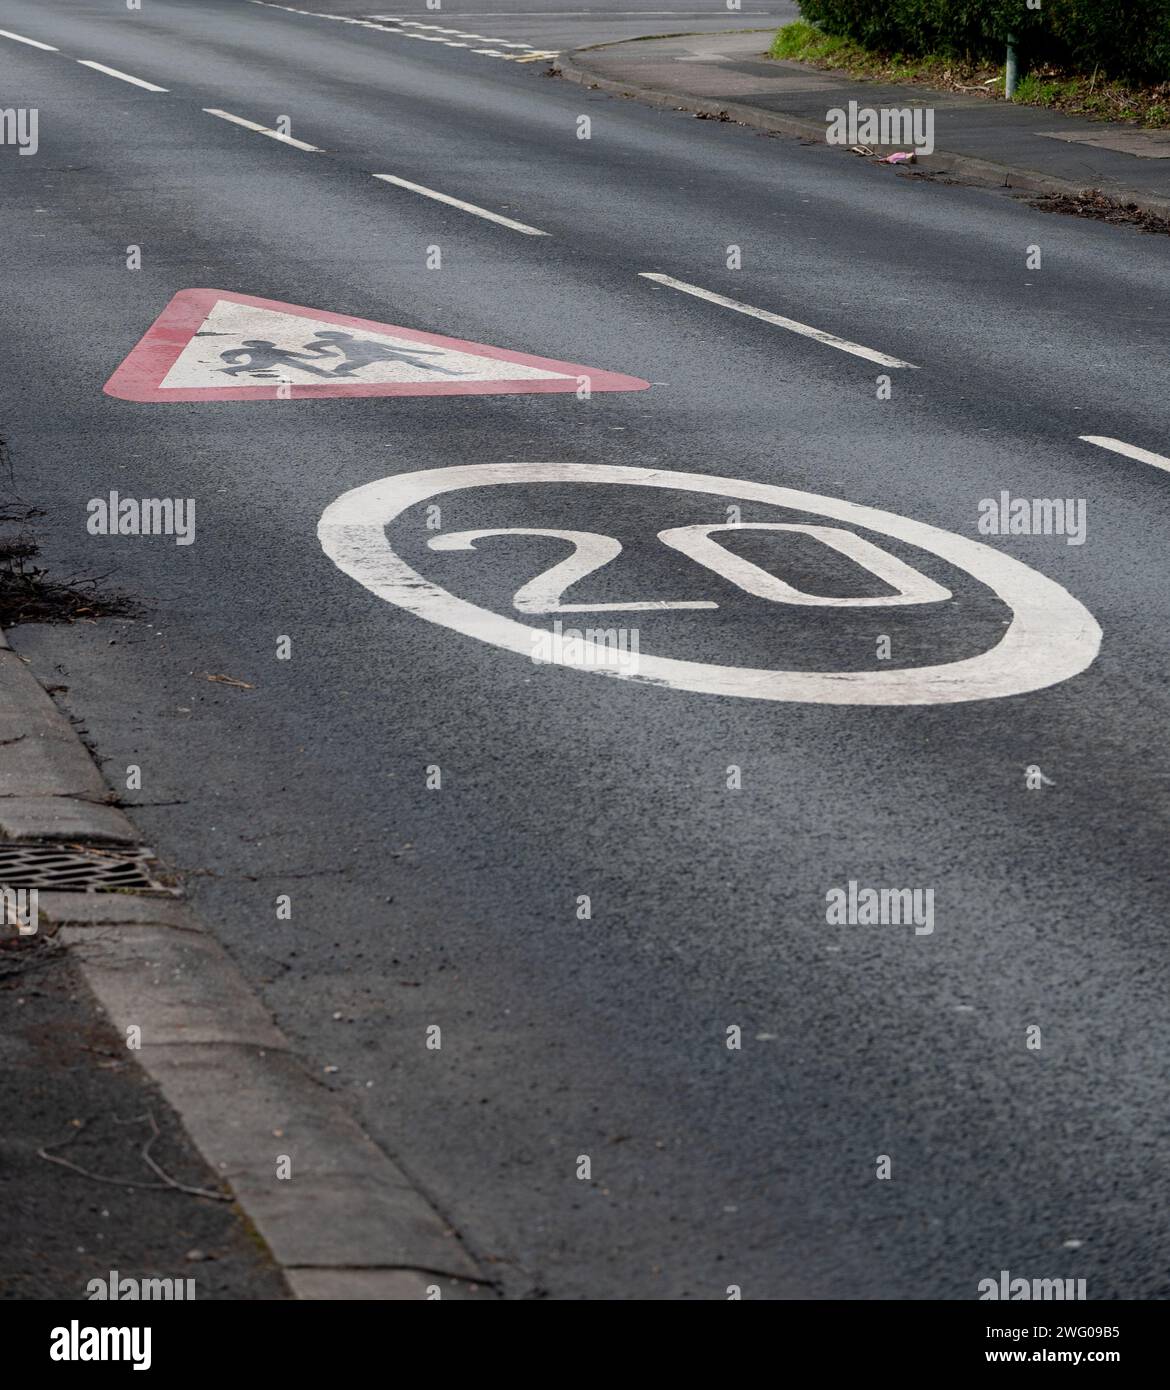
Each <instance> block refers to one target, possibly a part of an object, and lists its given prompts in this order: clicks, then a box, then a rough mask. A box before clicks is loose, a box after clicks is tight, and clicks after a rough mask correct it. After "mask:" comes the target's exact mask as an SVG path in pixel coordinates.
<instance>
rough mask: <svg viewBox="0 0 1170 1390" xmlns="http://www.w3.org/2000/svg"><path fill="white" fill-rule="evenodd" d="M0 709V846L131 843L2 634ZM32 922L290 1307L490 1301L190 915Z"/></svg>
mask: <svg viewBox="0 0 1170 1390" xmlns="http://www.w3.org/2000/svg"><path fill="white" fill-rule="evenodd" d="M0 711H3V713H2V714H0V833H2V834H3V836H4V838H5V839H6V841H7V842H8V843H12V842H20V841H27V840H44V839H49V840H57V841H61V840H69V841H78V842H92V843H96V844H104V845H109V844H111V842H116V843H122V844H126V845H136V844H139V843H140V837H139V835H138V833H137V831H136V830H135V828H134V826H133V824H132V822H131V821H130V820H129V819H128V818H127V817H126V816H125V815H123V813H122V812H121V811H119V810H118V809H117V808H116V807H113V806H111V805H109V804H108V802H107V801H106V798H107V797H108V796H109V792H108V790H107V789H106V787H105V784H104V782H103V780H102V778H101V775H100V773H99V772H98V769H97V768H96V767H95V766H94V765H93V762H92V760H91V758H90V756H89V754H88V752H87V751H86V749H85V747H84V745H83V744H82V743H81V740H80V739H79V738H78V736H77V734H76V732H75V731H74V729H73V728H72V727H71V725H70V724H69V722H68V720H67V719H65V717H64V716H63V715H62V714H61V713H60V711H59V710H58V709H57V707H56V706H55V705H54V704H53V701H52V700H51V699H50V698H49V696H48V695H47V694H46V692H45V691H44V690H43V689H42V688H41V686H40V684H39V683H38V681H37V680H36V678H35V676H34V675H33V674H32V672H31V670H29V668H28V666H27V665H26V664H25V663H24V662H23V661H22V660H21V659H20V657H19V656H18V655H17V654H16V653H15V652H13V651H11V649H10V648H9V647H8V644H7V642H6V641H4V640H3V638H2V637H0ZM30 749H31V750H32V751H31V752H30ZM91 797H92V798H93V799H92V800H90V799H89V798H91ZM38 911H39V930H40V931H41V932H42V933H44V934H46V935H53V936H55V937H56V939H57V941H58V942H59V943H60V944H61V945H62V946H63V947H65V948H66V949H67V950H68V951H69V952H70V953H71V955H72V956H73V958H74V959H75V960H76V962H77V964H78V967H79V969H80V970H81V973H82V975H83V976H84V978H85V980H86V982H87V984H88V986H89V988H90V989H91V990H92V991H93V993H94V995H95V997H96V998H97V1000H98V1002H99V1003H100V1004H101V1006H102V1007H103V1008H104V1009H105V1011H106V1013H107V1014H108V1016H109V1018H110V1022H111V1024H112V1025H113V1027H114V1028H115V1029H116V1030H118V1031H119V1032H120V1033H121V1034H122V1035H123V1036H124V1037H126V1038H127V1040H128V1042H129V1040H130V1039H131V1038H133V1039H134V1041H135V1042H137V1043H138V1047H137V1048H136V1050H135V1051H134V1053H133V1055H134V1057H135V1059H136V1060H137V1061H138V1063H139V1064H140V1065H141V1066H142V1067H143V1068H144V1070H145V1071H146V1072H147V1073H148V1074H149V1075H150V1076H151V1077H152V1078H153V1080H154V1081H155V1082H156V1083H157V1084H158V1086H159V1087H160V1089H161V1090H162V1093H163V1095H164V1096H165V1098H166V1100H167V1102H168V1104H169V1105H171V1106H172V1107H173V1109H174V1110H175V1112H176V1113H177V1115H178V1117H179V1119H180V1121H181V1123H182V1124H183V1127H184V1128H185V1130H186V1131H187V1133H188V1134H189V1136H190V1138H191V1140H192V1141H193V1143H194V1144H195V1147H196V1148H197V1149H198V1150H199V1152H200V1153H201V1154H202V1156H203V1158H204V1159H205V1160H206V1162H207V1163H208V1165H209V1166H210V1167H211V1168H212V1170H213V1171H214V1172H215V1173H216V1174H218V1175H219V1176H220V1178H221V1180H222V1181H223V1182H224V1184H225V1185H226V1186H227V1187H228V1188H229V1189H230V1190H231V1192H232V1193H233V1194H234V1196H235V1198H236V1201H237V1203H238V1205H239V1206H240V1208H241V1209H242V1211H243V1212H244V1214H245V1215H246V1216H247V1218H248V1219H249V1220H250V1221H251V1223H252V1225H253V1226H254V1227H255V1229H256V1230H257V1232H258V1233H259V1235H260V1236H261V1238H262V1239H263V1240H264V1242H265V1243H266V1244H267V1246H268V1248H269V1250H270V1251H271V1253H272V1256H273V1258H274V1259H275V1261H276V1262H277V1264H278V1265H279V1266H280V1267H281V1268H282V1270H283V1273H284V1276H285V1280H286V1283H287V1284H288V1287H289V1289H290V1291H291V1292H292V1294H293V1296H294V1297H295V1298H300V1299H377V1300H395V1301H397V1300H406V1299H424V1300H427V1299H434V1298H444V1299H446V1298H458V1299H467V1298H491V1297H494V1296H495V1292H494V1290H493V1289H492V1287H491V1285H490V1284H488V1283H487V1282H486V1281H485V1280H484V1278H483V1276H482V1274H481V1271H480V1270H479V1269H478V1267H477V1266H476V1263H475V1261H474V1260H473V1259H472V1257H471V1256H470V1255H469V1254H468V1252H467V1251H466V1250H465V1249H464V1247H463V1245H462V1244H461V1242H460V1240H459V1238H458V1236H457V1234H456V1233H455V1232H454V1231H452V1230H451V1229H450V1228H449V1227H448V1225H447V1223H446V1222H445V1221H444V1220H443V1219H442V1217H441V1216H440V1214H439V1213H438V1212H437V1211H435V1209H434V1208H433V1207H432V1206H431V1205H430V1203H429V1202H428V1201H427V1199H426V1197H425V1196H424V1195H423V1194H422V1193H421V1192H420V1191H419V1189H418V1188H417V1187H416V1186H415V1185H414V1183H413V1182H411V1180H410V1179H409V1178H408V1177H407V1176H406V1174H404V1173H403V1172H402V1170H401V1169H400V1168H399V1167H398V1166H397V1165H396V1164H395V1163H394V1162H393V1161H392V1160H391V1159H390V1158H389V1157H388V1156H387V1155H386V1154H385V1153H384V1152H383V1151H382V1150H381V1149H379V1148H378V1147H377V1145H376V1144H375V1143H374V1142H373V1141H372V1140H371V1139H370V1138H369V1136H368V1135H366V1134H365V1133H364V1132H363V1130H362V1129H361V1127H360V1125H359V1124H358V1122H357V1121H356V1119H355V1118H354V1116H353V1115H352V1114H351V1113H350V1112H349V1110H348V1108H347V1107H346V1106H345V1104H344V1103H343V1102H342V1101H341V1099H340V1098H339V1097H337V1096H335V1095H334V1094H333V1093H332V1092H330V1091H329V1090H328V1089H326V1087H325V1086H323V1085H322V1084H321V1083H320V1082H319V1081H318V1080H317V1078H316V1077H315V1076H314V1075H312V1073H311V1072H310V1071H309V1069H308V1068H307V1067H306V1066H305V1065H304V1063H302V1061H301V1060H300V1059H298V1058H297V1057H296V1056H295V1055H294V1052H293V1049H292V1046H291V1044H290V1043H289V1041H288V1039H287V1038H286V1037H285V1035H284V1034H283V1033H282V1032H281V1031H280V1029H279V1028H278V1027H277V1026H276V1024H275V1022H274V1021H273V1019H272V1018H271V1016H270V1014H269V1013H268V1011H267V1009H265V1007H264V1005H263V1004H262V1002H261V1000H260V999H259V997H258V996H257V995H256V994H255V993H254V991H253V990H252V989H251V987H250V985H249V984H248V983H247V981H246V980H245V978H244V976H243V975H242V974H241V973H240V971H239V970H238V969H237V968H236V966H235V965H234V964H233V963H232V961H231V960H230V958H229V957H228V955H227V953H226V952H225V951H224V950H223V948H222V947H221V946H220V944H219V942H218V941H217V940H216V938H215V937H214V936H213V935H212V934H211V933H210V932H209V931H208V930H207V929H206V927H205V925H204V923H203V922H202V921H201V920H200V919H199V917H198V916H197V914H196V913H195V912H193V911H192V909H191V908H190V907H189V906H188V905H187V904H185V903H183V902H180V901H177V900H176V899H174V898H173V897H172V898H163V897H148V896H145V895H139V894H132V893H126V892H105V893H97V892H93V893H79V892H60V891H55V890H47V889H46V890H43V891H40V892H39V893H38ZM13 930H15V928H13ZM131 1029H133V1030H136V1031H135V1032H134V1033H131V1032H130V1031H129V1030H131ZM282 1174H286V1175H287V1176H282Z"/></svg>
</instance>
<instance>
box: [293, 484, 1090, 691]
mask: <svg viewBox="0 0 1170 1390" xmlns="http://www.w3.org/2000/svg"><path fill="white" fill-rule="evenodd" d="M541 483H549V484H557V485H559V484H566V483H573V484H593V485H595V486H596V485H599V484H601V485H610V486H619V487H649V488H659V489H666V490H676V491H684V492H693V493H701V494H707V495H710V496H713V497H718V498H720V499H726V498H729V497H730V498H736V499H740V500H743V501H748V502H755V503H762V504H765V505H769V506H775V507H782V508H785V509H787V510H790V511H798V512H806V513H811V514H812V515H813V516H816V517H820V518H827V519H829V521H830V522H836V523H840V524H838V525H829V526H826V525H823V524H820V523H817V524H803V523H801V524H797V523H748V524H747V526H746V528H745V527H744V526H743V525H740V526H724V525H720V524H713V525H709V526H708V525H700V526H684V527H674V528H668V529H667V530H664V531H661V532H659V533H658V536H659V539H660V540H661V541H662V542H663V543H665V544H667V545H670V546H672V547H673V548H674V549H676V550H679V551H681V552H682V553H683V554H688V555H690V557H691V558H692V559H696V560H697V561H698V562H699V563H701V564H702V565H704V566H705V567H706V568H707V569H710V570H712V571H714V572H715V573H716V574H718V575H720V576H721V577H722V578H723V579H727V580H730V582H732V583H733V584H735V585H736V586H738V587H739V588H741V589H744V590H746V591H747V592H748V593H752V594H754V595H756V596H757V597H763V598H767V599H770V600H772V601H773V602H780V603H797V604H809V603H812V604H814V605H818V606H833V607H851V606H857V605H859V604H863V605H864V604H867V605H869V606H876V605H875V604H873V603H872V601H871V600H869V599H866V598H861V599H858V598H844V599H843V598H832V599H827V598H825V597H824V596H820V595H808V594H804V593H802V592H801V591H799V590H797V589H794V588H793V587H792V586H791V585H787V584H785V583H784V582H783V581H782V580H779V579H777V578H776V577H775V576H773V575H770V574H768V573H767V572H766V571H764V570H761V569H760V568H759V567H758V566H755V565H752V564H751V563H750V562H748V561H746V560H744V559H742V557H738V556H735V555H733V554H732V553H731V552H729V551H727V550H725V549H724V547H722V546H720V545H719V544H718V543H717V542H715V541H714V540H713V539H712V537H713V535H714V533H716V532H725V531H734V530H743V529H760V528H762V529H768V530H772V529H776V530H788V531H796V532H803V533H804V534H808V535H812V536H814V538H815V539H818V540H820V541H821V542H822V543H824V544H827V545H829V546H831V547H832V548H834V549H836V550H839V551H840V552H841V553H843V554H845V555H848V556H849V557H850V558H852V559H853V560H855V561H857V562H858V563H859V564H861V565H862V566H863V568H865V569H868V570H869V571H870V572H871V573H872V574H874V575H875V576H876V577H877V578H879V579H881V580H882V581H883V582H885V583H886V584H888V585H889V586H890V587H891V588H893V589H894V590H895V592H894V594H892V595H890V596H883V597H881V598H879V599H878V600H877V603H878V604H882V605H889V604H902V605H905V604H912V603H922V604H930V603H938V602H942V601H943V600H945V599H947V598H949V597H950V593H949V591H948V590H946V589H944V588H943V587H942V586H941V585H938V584H935V582H934V581H933V580H931V579H928V578H927V577H926V576H925V575H922V574H920V573H919V572H918V571H917V570H915V569H913V568H912V567H911V566H909V565H907V564H905V562H904V561H902V560H900V559H898V558H897V557H896V556H894V555H891V554H890V553H889V552H887V551H884V550H882V549H881V548H880V547H879V546H876V545H874V544H873V543H872V542H871V541H868V540H867V539H866V538H865V537H863V536H859V535H857V534H856V533H855V531H854V530H853V529H852V528H855V527H859V528H862V529H864V530H867V531H871V532H877V533H878V534H880V535H885V536H889V537H890V538H891V539H893V540H897V541H901V542H903V543H905V544H907V545H911V546H914V547H916V548H918V549H920V550H923V551H926V552H928V553H929V554H932V555H936V556H938V557H939V558H940V559H942V560H944V561H946V562H947V563H949V564H951V565H953V566H955V567H956V568H958V569H960V570H963V571H965V572H966V573H967V574H968V575H970V576H971V577H972V578H973V579H975V580H976V581H977V582H979V583H980V584H983V585H986V587H987V588H989V589H990V590H991V591H992V592H993V593H994V594H995V595H996V596H997V597H998V598H999V599H1000V601H1001V602H1002V603H1003V604H1004V605H1005V606H1006V607H1007V608H1008V609H1009V610H1010V612H1011V615H1012V616H1011V621H1010V622H1009V623H1008V625H1007V628H1006V630H1005V631H1004V633H1003V634H1002V636H1001V637H1000V639H999V641H998V642H997V643H996V644H995V645H994V646H993V647H991V648H990V649H989V650H988V651H985V652H982V653H980V654H979V655H977V656H973V657H966V658H962V659H960V660H956V661H951V662H947V663H945V664H943V665H935V666H918V667H907V668H902V669H897V670H886V671H857V670H850V671H778V670H760V669H753V668H749V667H740V666H720V665H715V664H712V663H708V662H701V661H682V660H678V659H676V658H673V657H666V656H652V655H647V654H646V653H645V652H642V653H641V655H640V659H639V662H638V666H637V670H636V671H634V670H631V669H630V667H629V664H628V663H627V662H625V661H624V659H623V658H622V654H621V653H620V652H616V651H614V650H613V649H612V648H611V647H609V646H607V645H604V644H602V643H592V642H588V641H586V642H585V643H584V644H577V645H575V646H574V647H572V648H566V649H565V651H564V652H562V653H559V654H558V655H557V656H555V657H554V658H553V660H554V662H555V664H559V665H563V666H570V667H574V668H576V669H579V670H588V671H593V672H598V673H600V674H602V675H608V676H613V677H615V678H617V679H623V680H634V681H643V682H649V683H651V684H653V685H656V686H658V687H669V688H671V689H675V690H690V691H696V692H698V693H701V694H709V695H724V696H737V697H741V698H747V699H755V700H782V701H797V702H802V703H817V704H833V705H925V704H955V703H960V702H963V701H967V700H986V699H995V698H999V697H1002V696H1006V695H1020V694H1025V693H1027V692H1029V691H1033V690H1043V689H1045V688H1046V687H1048V686H1051V685H1056V684H1058V683H1059V682H1060V681H1064V680H1068V679H1069V678H1070V677H1072V676H1076V675H1079V674H1080V673H1081V672H1082V671H1084V670H1085V669H1086V668H1087V667H1088V666H1090V665H1091V664H1092V662H1093V660H1094V658H1095V657H1096V655H1097V652H1098V650H1099V648H1100V645H1101V629H1100V627H1099V626H1098V624H1097V622H1096V620H1095V619H1094V617H1093V615H1092V614H1091V613H1090V612H1089V611H1088V609H1087V608H1085V607H1084V605H1083V604H1081V603H1080V602H1079V601H1078V600H1077V599H1075V598H1074V597H1073V596H1072V595H1071V594H1070V593H1069V592H1068V591H1067V590H1066V589H1064V588H1062V587H1061V586H1060V585H1059V584H1057V583H1056V582H1055V581H1053V580H1051V579H1048V578H1047V577H1046V576H1044V575H1042V574H1040V573H1039V572H1038V571H1036V570H1034V569H1032V568H1031V567H1030V566H1028V565H1025V564H1022V563H1021V562H1020V561H1019V560H1015V559H1013V558H1012V557H1011V556H1009V555H1005V554H1003V553H1001V552H1000V551H997V550H994V549H992V548H991V547H990V546H987V545H984V544H983V543H982V542H979V541H974V540H968V539H966V538H965V537H962V536H957V535H955V534H954V533H953V532H950V531H944V530H941V529H940V528H938V527H935V526H929V525H927V524H926V523H925V522H920V521H912V520H910V519H909V518H907V517H902V516H898V515H897V514H896V513H894V512H886V511H881V510H879V509H877V508H875V507H866V506H862V505H860V504H859V503H855V502H847V501H845V500H844V499H842V498H838V497H824V496H821V495H819V494H817V493H812V492H799V491H796V490H795V489H792V488H786V487H778V486H774V485H772V484H770V483H755V482H748V481H745V480H743V479H738V478H724V477H716V476H711V475H707V474H699V473H680V472H673V471H671V470H667V469H657V468H655V469H650V468H631V467H625V466H619V465H609V464H584V463H500V464H468V465H465V466H462V467H456V468H437V469H433V470H425V471H422V472H416V473H404V474H400V475H398V476H397V477H393V478H382V479H379V480H378V481H377V482H374V483H368V484H366V485H365V486H364V487H358V488H354V489H353V490H352V491H350V492H347V493H345V494H343V495H342V496H341V497H339V498H338V499H337V500H336V501H335V502H333V503H331V504H330V506H329V507H328V508H326V510H325V513H324V514H323V516H322V517H321V520H320V522H319V524H318V527H317V534H318V537H319V539H320V541H321V545H322V548H323V549H324V550H325V553H326V554H327V555H328V556H329V557H330V559H331V560H332V561H333V562H334V564H336V565H337V566H338V568H339V569H341V570H343V571H344V572H345V573H346V574H348V575H350V576H352V577H353V578H354V579H356V580H357V581H358V582H359V583H360V584H362V585H364V586H365V587H366V588H367V589H369V590H370V591H371V592H372V593H375V594H377V595H378V596H379V597H381V598H384V599H386V600H387V601H388V602H390V603H393V604H395V605H396V606H398V607H400V608H404V609H406V610H407V611H408V612H410V613H414V614H415V615H417V616H418V617H420V618H425V619H426V620H427V621H428V622H432V623H436V624H438V625H439V626H441V627H447V628H450V629H451V630H453V631H455V632H459V633H462V634H463V635H465V636H468V637H474V638H476V639H477V640H478V641H481V642H488V643H491V644H492V645H494V646H497V647H501V648H503V649H505V650H507V651H511V652H515V653H516V654H518V655H521V656H526V657H529V658H531V654H532V652H533V650H534V648H535V646H536V644H537V643H539V642H540V640H541V639H543V638H547V636H548V633H547V631H546V630H545V629H543V628H540V627H530V626H528V625H527V624H525V623H520V622H517V621H515V619H513V618H510V617H505V616H503V615H502V614H499V613H494V612H492V611H490V610H489V609H486V608H482V607H480V606H479V605H478V604H474V603H470V602H468V601H467V600H465V599H461V598H457V597H456V596H455V595H454V594H451V593H449V592H448V591H447V590H446V589H443V588H441V587H440V586H439V585H437V584H435V583H433V582H432V581H430V580H428V579H426V578H424V577H423V576H422V575H421V574H419V573H418V572H417V571H416V570H415V569H413V568H412V567H411V566H410V565H409V564H407V563H406V561H405V560H403V559H402V558H401V557H400V556H399V555H398V554H397V553H396V552H395V551H394V549H393V547H392V546H391V544H390V542H389V540H388V538H387V535H386V527H387V526H388V525H389V524H390V523H391V522H393V521H394V520H395V519H396V518H397V517H399V516H401V515H402V514H403V513H404V512H405V511H407V510H408V509H409V508H411V507H413V506H416V505H418V504H419V503H422V502H427V501H429V500H430V499H431V498H433V497H437V496H440V495H442V494H444V493H449V492H460V491H464V490H467V489H472V488H482V487H489V486H493V485H507V484H511V485H522V486H530V485H536V484H541ZM515 532H518V533H519V534H529V535H548V534H553V535H557V536H560V537H561V538H563V539H566V540H569V541H570V543H571V544H573V545H574V547H575V549H574V553H573V555H572V556H570V557H569V559H568V560H567V561H561V562H560V564H559V565H556V566H554V567H553V568H552V569H550V570H548V571H547V572H546V573H544V574H543V575H540V576H537V578H536V579H534V580H531V581H529V583H528V584H526V585H524V586H523V587H522V588H521V589H520V590H519V591H518V592H517V594H516V596H515V599H514V604H515V607H516V608H517V610H518V611H520V612H522V613H530V614H537V613H556V612H581V611H602V610H606V611H620V610H621V609H622V608H624V609H625V610H626V611H635V610H636V609H641V610H643V611H645V610H646V609H647V608H648V607H650V606H651V604H650V601H647V600H630V601H628V602H627V603H623V604H621V605H616V604H589V605H562V604H561V597H562V595H563V594H564V592H565V591H566V589H567V588H568V586H569V584H571V583H575V582H576V581H577V580H578V579H580V578H582V577H584V576H585V575H588V574H593V573H595V572H596V571H597V570H598V569H599V568H600V567H601V565H603V564H607V563H609V561H610V560H612V559H613V558H614V557H615V556H616V554H617V553H618V552H619V551H620V549H621V546H620V543H619V542H618V541H616V539H615V538H614V537H610V536H604V535H597V534H594V533H591V532H584V533H582V532H558V531H555V530H554V531H551V532H550V531H549V530H545V529H539V530H538V529H536V528H515ZM515 532H514V533H515ZM503 533H504V534H506V533H507V532H506V531H505V532H503ZM493 534H501V531H500V530H498V529H497V530H495V531H463V532H458V533H455V534H453V535H448V536H439V537H436V538H435V539H434V540H433V541H432V542H431V544H432V548H433V549H436V550H460V549H463V550H465V549H473V548H474V543H475V541H476V540H478V539H480V538H482V537H483V536H486V535H493ZM583 536H584V537H587V538H588V539H587V540H586V542H585V545H584V553H583V547H582V537H583ZM615 547H616V549H615ZM586 566H587V567H586ZM705 602H709V601H705ZM653 606H654V607H670V606H680V605H678V604H670V603H667V604H661V603H659V602H658V601H654V602H653Z"/></svg>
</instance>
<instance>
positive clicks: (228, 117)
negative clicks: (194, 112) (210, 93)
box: [203, 106, 321, 154]
mask: <svg viewBox="0 0 1170 1390" xmlns="http://www.w3.org/2000/svg"><path fill="white" fill-rule="evenodd" d="M203 110H204V111H205V112H206V113H207V115H209V116H218V117H219V118H220V120H221V121H231V122H232V124H233V125H242V126H243V127H244V129H245V130H254V131H256V133H257V134H258V135H267V136H268V137H269V139H271V140H279V141H280V143H281V144H282V145H294V146H295V147H296V148H297V149H298V150H308V151H309V153H310V154H320V153H321V151H320V150H319V149H318V148H317V146H316V145H308V144H306V143H305V141H304V140H294V139H293V137H292V136H291V135H282V134H281V133H280V131H279V130H269V128H268V127H267V126H266V125H257V124H256V122H255V121H248V120H245V119H244V117H243V116H233V115H232V113H231V112H230V111H220V110H218V109H217V108H216V107H214V106H205V107H204V108H203Z"/></svg>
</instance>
